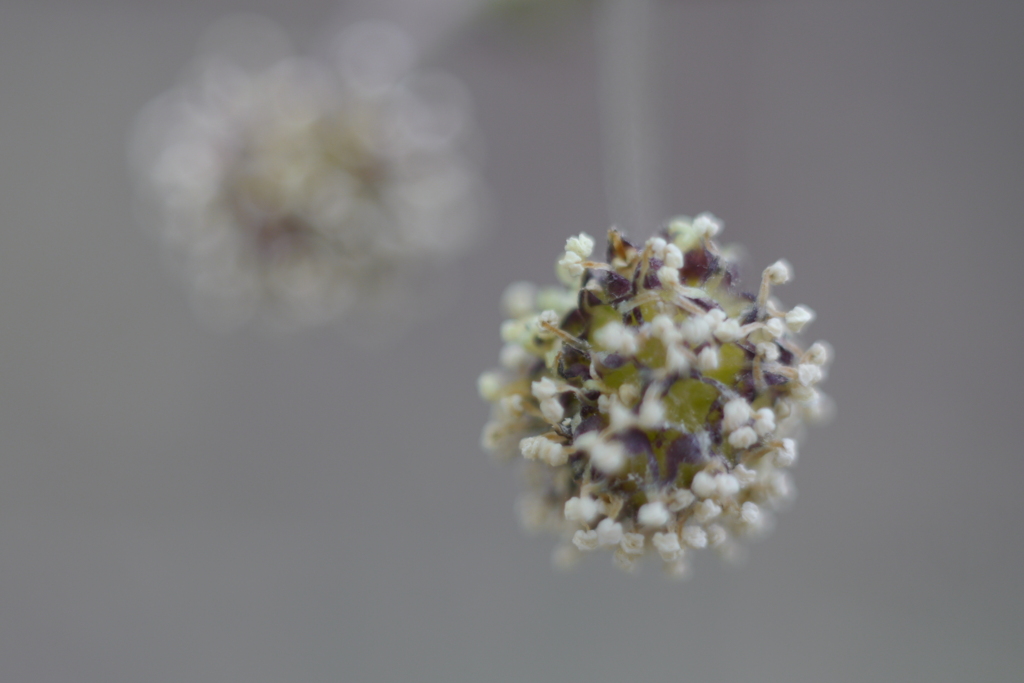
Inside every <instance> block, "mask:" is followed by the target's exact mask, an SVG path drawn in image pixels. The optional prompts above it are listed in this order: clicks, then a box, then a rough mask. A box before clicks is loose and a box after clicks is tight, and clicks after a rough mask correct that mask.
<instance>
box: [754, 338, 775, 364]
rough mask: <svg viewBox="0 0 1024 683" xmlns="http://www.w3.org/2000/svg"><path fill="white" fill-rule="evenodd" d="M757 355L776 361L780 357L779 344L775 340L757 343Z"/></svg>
mask: <svg viewBox="0 0 1024 683" xmlns="http://www.w3.org/2000/svg"><path fill="white" fill-rule="evenodd" d="M757 355H758V356H760V357H761V358H764V359H765V360H766V361H768V362H770V363H774V362H775V361H777V360H778V359H779V345H778V344H776V343H774V342H761V343H760V344H758V345H757Z"/></svg>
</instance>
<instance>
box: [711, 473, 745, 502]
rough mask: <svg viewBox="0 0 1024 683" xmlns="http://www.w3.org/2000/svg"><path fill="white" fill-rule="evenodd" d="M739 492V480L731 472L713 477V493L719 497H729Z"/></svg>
mask: <svg viewBox="0 0 1024 683" xmlns="http://www.w3.org/2000/svg"><path fill="white" fill-rule="evenodd" d="M739 492H740V482H739V480H737V479H736V477H734V476H733V475H731V474H719V475H718V476H717V477H715V494H716V495H717V496H718V497H719V498H731V497H732V496H735V495H736V494H737V493H739Z"/></svg>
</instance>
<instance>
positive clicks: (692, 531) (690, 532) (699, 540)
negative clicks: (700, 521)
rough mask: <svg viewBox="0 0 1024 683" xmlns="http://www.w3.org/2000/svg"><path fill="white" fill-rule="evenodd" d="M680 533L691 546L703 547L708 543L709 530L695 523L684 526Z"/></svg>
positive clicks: (684, 541)
mask: <svg viewBox="0 0 1024 683" xmlns="http://www.w3.org/2000/svg"><path fill="white" fill-rule="evenodd" d="M679 535H680V536H681V537H682V539H683V543H685V544H686V545H688V546H690V547H691V548H703V547H704V546H706V545H707V544H708V535H707V532H705V531H704V529H702V528H701V527H699V526H696V525H694V524H688V525H686V526H684V527H683V530H682V531H681V532H679Z"/></svg>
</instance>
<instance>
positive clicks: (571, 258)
mask: <svg viewBox="0 0 1024 683" xmlns="http://www.w3.org/2000/svg"><path fill="white" fill-rule="evenodd" d="M558 265H559V267H560V268H561V269H562V270H563V271H564V272H565V273H566V275H568V276H569V277H571V278H578V277H579V276H581V275H583V271H584V270H585V268H584V267H583V259H582V258H580V255H579V254H577V253H576V252H574V251H567V252H565V255H564V256H562V258H561V259H560V260H559V261H558Z"/></svg>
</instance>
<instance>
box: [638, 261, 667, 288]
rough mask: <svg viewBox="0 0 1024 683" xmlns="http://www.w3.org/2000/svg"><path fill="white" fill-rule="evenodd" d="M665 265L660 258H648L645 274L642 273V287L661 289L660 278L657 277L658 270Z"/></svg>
mask: <svg viewBox="0 0 1024 683" xmlns="http://www.w3.org/2000/svg"><path fill="white" fill-rule="evenodd" d="M664 265H665V262H664V261H662V260H661V259H657V258H653V257H652V258H651V259H649V260H648V267H647V274H646V275H644V281H643V288H644V289H661V279H660V278H659V277H658V271H659V270H661V267H662V266H664Z"/></svg>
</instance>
